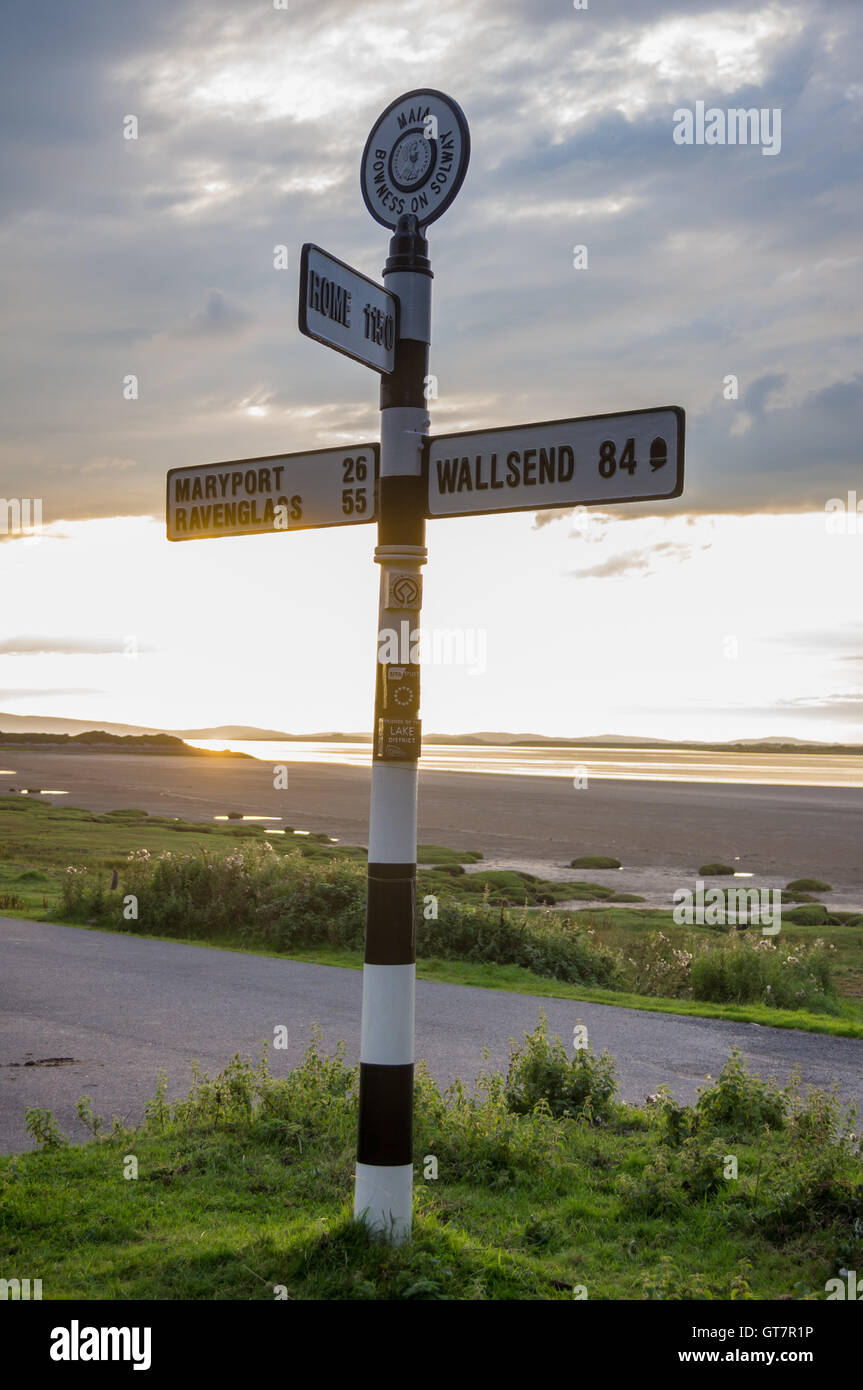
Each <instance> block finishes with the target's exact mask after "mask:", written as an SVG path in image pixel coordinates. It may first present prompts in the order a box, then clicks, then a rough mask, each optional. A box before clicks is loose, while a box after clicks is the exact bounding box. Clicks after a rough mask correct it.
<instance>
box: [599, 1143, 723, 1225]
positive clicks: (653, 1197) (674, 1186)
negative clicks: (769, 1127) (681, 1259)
mask: <svg viewBox="0 0 863 1390" xmlns="http://www.w3.org/2000/svg"><path fill="white" fill-rule="evenodd" d="M724 1148H725V1145H724V1144H723V1143H722V1142H721V1140H719V1139H712V1140H709V1141H707V1142H705V1141H704V1140H701V1139H698V1138H695V1137H693V1138H689V1139H686V1140H684V1142H683V1145H682V1147H681V1148H680V1150H679V1152H678V1153H676V1154H675V1155H673V1156H672V1155H669V1154H667V1153H664V1152H663V1151H662V1150H661V1149H660V1150H659V1152H658V1153H657V1154H656V1156H655V1158H654V1159H653V1160H652V1162H651V1163H650V1164H648V1165H647V1166H646V1167H645V1168H644V1169H643V1170H642V1172H641V1174H640V1175H639V1176H638V1177H633V1176H632V1175H631V1174H629V1173H625V1174H624V1175H623V1176H622V1177H621V1178H620V1180H619V1183H618V1191H619V1192H620V1195H621V1197H622V1198H623V1200H624V1202H625V1203H626V1205H627V1206H628V1207H629V1208H630V1209H632V1210H634V1211H636V1212H640V1213H641V1214H643V1215H644V1216H663V1215H668V1214H672V1213H674V1212H678V1211H680V1210H681V1209H682V1208H683V1207H686V1206H689V1205H690V1203H693V1202H703V1201H705V1200H706V1199H708V1198H710V1197H714V1196H715V1195H716V1193H717V1192H719V1191H721V1189H722V1187H723V1185H724V1182H725V1178H724V1174H723V1167H724V1159H725V1154H724Z"/></svg>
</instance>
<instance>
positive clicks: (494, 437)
mask: <svg viewBox="0 0 863 1390" xmlns="http://www.w3.org/2000/svg"><path fill="white" fill-rule="evenodd" d="M683 434H684V417H683V411H682V410H681V409H680V407H679V406H658V407H655V408H651V409H649V410H637V411H619V412H617V413H615V414H612V415H586V416H582V417H580V418H578V419H574V420H544V421H540V422H539V423H537V424H532V425H511V426H509V427H508V428H504V429H494V430H468V431H466V432H465V433H464V434H451V435H441V436H440V437H439V438H432V439H430V440H429V441H428V443H427V444H426V448H425V459H424V464H425V469H426V472H427V478H428V510H427V513H426V514H427V516H429V517H438V516H481V515H483V514H485V513H487V512H520V511H531V512H532V511H537V510H539V509H541V508H543V507H571V506H577V505H595V506H601V505H602V504H603V503H605V504H607V505H608V506H611V505H612V504H613V503H616V502H647V501H652V500H656V499H659V498H669V497H679V496H680V494H681V492H682V491H683Z"/></svg>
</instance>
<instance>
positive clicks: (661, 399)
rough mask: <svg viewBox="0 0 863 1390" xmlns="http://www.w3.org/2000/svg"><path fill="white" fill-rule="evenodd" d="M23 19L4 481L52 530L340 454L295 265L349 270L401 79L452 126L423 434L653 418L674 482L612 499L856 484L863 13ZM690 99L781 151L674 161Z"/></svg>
mask: <svg viewBox="0 0 863 1390" xmlns="http://www.w3.org/2000/svg"><path fill="white" fill-rule="evenodd" d="M50 9H51V19H50V22H47V20H46V15H47V12H48V6H47V5H46V3H45V0H32V3H31V4H28V5H25V4H24V3H23V2H22V3H19V4H18V5H17V6H15V7H14V20H13V22H12V23H11V24H8V25H7V30H8V34H7V39H6V44H7V58H8V64H7V67H8V77H7V79H6V82H5V83H4V87H3V89H2V91H0V126H2V128H3V129H5V130H6V131H7V138H6V143H5V147H4V154H3V158H4V164H3V173H2V177H3V186H4V208H5V211H4V214H3V217H4V234H5V236H6V237H7V244H8V245H9V246H10V254H9V255H7V257H6V258H5V260H4V264H3V266H0V281H2V282H3V283H0V293H2V296H3V301H4V305H5V310H4V315H5V318H4V332H3V334H2V335H0V373H2V375H3V378H4V382H5V383H6V389H7V394H8V407H7V409H6V418H5V420H4V439H3V441H2V442H0V494H2V495H8V494H9V493H11V494H12V495H18V496H20V495H28V496H32V495H33V494H34V493H35V494H36V495H41V496H43V497H45V499H46V507H48V506H49V507H50V514H51V515H52V516H66V517H69V518H70V519H75V518H80V517H87V516H109V515H113V514H117V513H118V512H121V511H122V512H123V513H124V514H126V515H129V514H150V515H160V514H161V512H162V507H163V494H164V479H165V472H166V470H167V469H168V468H170V467H175V466H180V465H184V464H188V463H192V462H194V463H197V462H205V461H208V460H210V459H212V460H216V459H221V458H226V457H234V458H243V457H252V456H256V455H263V454H265V453H268V452H279V453H283V452H286V451H289V450H292V449H302V448H313V447H316V446H319V445H324V444H327V443H329V442H330V440H331V438H332V436H333V433H334V432H338V424H337V418H336V417H337V416H338V414H339V412H340V411H342V412H343V419H344V424H343V426H342V429H341V438H345V436H346V434H347V433H348V432H349V431H350V429H351V428H353V427H354V420H353V419H352V417H351V414H350V412H351V410H352V409H353V408H354V407H355V406H356V404H357V402H358V401H360V400H363V401H366V402H367V411H368V415H369V418H370V419H372V418H373V417H374V414H375V412H376V405H377V391H376V389H375V385H376V383H375V380H374V378H373V376H372V374H370V373H368V372H366V371H364V369H363V368H362V367H360V366H358V365H356V364H354V363H350V362H347V361H344V360H340V359H338V357H337V355H336V354H334V353H332V352H329V353H327V350H326V349H324V348H319V347H317V346H316V345H312V344H310V343H309V342H308V341H307V340H305V339H302V338H301V337H300V335H299V333H298V331H297V327H296V294H297V285H296V275H297V269H298V261H299V248H300V246H301V244H302V243H303V242H304V241H306V240H315V241H317V242H319V243H320V244H322V245H325V246H326V247H327V248H328V249H331V250H332V251H333V253H334V254H336V255H338V256H340V257H342V258H344V259H346V260H348V261H350V262H351V263H352V264H354V265H356V266H357V268H358V269H360V270H362V271H364V272H365V273H367V274H369V275H372V276H374V277H375V278H377V277H379V275H380V270H381V266H382V264H383V260H384V257H385V255H386V249H387V240H386V235H385V234H383V233H382V230H381V228H379V227H377V226H376V225H374V224H372V222H371V219H370V218H369V217H368V214H367V212H366V210H365V208H364V207H363V205H362V202H361V199H360V197H359V192H358V187H357V169H358V163H359V156H360V151H361V148H362V144H363V141H364V138H365V132H366V131H367V129H368V128H369V127H370V125H371V123H372V121H373V119H374V118H375V117H376V116H377V114H378V113H379V112H380V110H381V109H382V108H383V106H384V105H386V104H387V102H388V101H389V100H390V99H391V98H392V96H393V95H395V89H396V88H397V87H400V86H404V87H408V86H413V85H420V84H421V83H428V84H429V85H432V86H439V87H443V88H444V89H446V90H449V91H452V93H453V95H454V96H456V97H457V99H458V100H459V101H460V102H461V103H462V105H463V106H464V108H465V110H466V113H467V115H468V118H469V121H470V124H471V133H472V158H471V167H470V170H469V172H468V178H467V181H466V183H465V186H464V188H463V190H462V191H461V193H460V195H459V198H458V200H457V202H456V203H455V204H454V206H453V208H452V209H451V210H450V211H449V212H448V213H447V215H446V217H445V218H444V219H442V220H441V222H440V223H439V224H435V226H434V227H433V228H432V229H431V238H430V240H431V246H432V255H433V261H434V268H435V276H436V278H435V281H434V314H435V320H434V344H433V349H432V359H431V364H430V369H431V371H433V372H434V373H435V374H436V375H437V376H438V379H439V383H440V395H439V398H438V400H437V401H433V402H432V403H431V410H432V430H433V432H438V433H440V432H441V427H442V426H444V427H446V428H453V429H454V428H472V427H473V428H481V427H485V426H489V425H495V424H506V423H509V422H511V421H518V420H530V419H543V418H545V419H553V418H561V417H565V416H569V415H579V414H585V415H587V414H596V413H601V412H603V411H609V412H610V411H614V410H622V409H630V408H633V409H634V408H638V407H640V406H643V405H656V404H664V403H666V402H668V401H671V402H673V403H679V404H681V405H683V406H684V407H685V408H686V410H687V481H686V487H685V491H684V495H683V497H681V498H680V499H678V500H677V501H676V502H673V503H667V504H664V505H663V506H662V507H661V508H659V507H657V506H656V505H655V504H635V507H636V510H635V511H633V512H632V515H633V516H636V515H641V516H643V515H648V514H653V515H656V514H657V513H658V512H661V514H662V515H668V514H671V513H673V512H677V513H683V512H685V511H687V510H688V509H691V510H693V511H695V512H699V513H700V512H710V511H744V510H759V509H760V510H764V511H773V510H787V511H794V510H801V509H804V508H807V507H813V506H816V507H821V506H823V502H824V497H825V496H828V497H829V496H831V495H836V493H837V492H842V491H844V490H846V488H848V487H853V486H854V483H855V480H856V477H857V475H858V474H859V462H858V460H859V450H858V448H857V444H856V441H857V439H859V437H860V433H859V429H860V423H861V422H860V400H859V385H860V384H859V381H858V379H857V378H855V377H854V376H853V374H852V373H850V372H849V369H848V365H847V364H848V362H849V361H853V360H855V354H856V355H858V356H859V348H860V334H859V326H858V324H857V322H856V317H855V314H856V302H857V301H856V297H855V290H854V277H855V274H856V271H857V269H858V267H857V265H856V264H855V256H857V255H858V253H859V252H858V248H857V247H856V245H855V229H856V228H857V227H858V226H859V224H860V220H861V215H863V190H861V186H860V183H859V177H858V173H857V169H858V161H857V143H858V122H857V121H856V91H857V86H858V84H859V76H858V73H857V70H856V64H857V59H856V54H857V53H858V52H859V48H860V38H861V31H863V18H861V15H860V13H859V6H858V7H855V6H854V5H851V4H846V3H843V0H811V3H803V0H789V3H786V4H783V5H782V6H778V5H773V4H766V3H765V4H761V5H756V8H755V9H754V10H753V9H752V7H751V5H750V4H749V3H748V0H733V2H732V3H730V4H728V5H725V6H723V7H721V9H717V7H716V5H715V3H714V2H713V0H660V3H658V4H657V5H656V6H650V7H645V6H644V5H643V3H641V0H639V3H635V0H618V3H616V4H615V5H614V6H603V7H599V6H594V7H593V8H592V9H590V10H587V11H584V12H576V11H574V10H573V9H572V7H571V6H570V5H568V4H566V3H563V4H562V3H561V0H536V3H532V4H531V5H525V4H524V3H523V2H522V0H467V2H466V0H439V3H437V4H435V5H434V6H431V7H429V6H428V5H426V4H424V3H422V0H404V3H403V4H400V5H399V6H398V12H397V14H396V11H395V8H394V7H393V5H392V4H391V3H388V0H387V3H382V2H381V0H369V3H368V4H364V5H362V6H360V7H357V6H355V5H349V4H347V3H345V0H326V3H324V2H323V0H319V2H318V3H316V4H315V5H306V6H302V5H292V6H291V8H290V10H289V11H287V12H279V11H274V10H273V9H272V8H270V9H268V8H267V6H266V5H265V6H263V7H261V6H252V7H249V8H245V9H244V8H243V7H238V6H237V5H236V4H235V3H234V0H211V3H209V4H208V5H207V6H206V7H205V8H202V7H201V6H200V5H196V4H192V5H183V6H177V5H176V4H175V3H173V0H150V3H148V4H147V5H144V6H118V5H116V3H115V2H114V0H90V3H88V5H87V6H66V7H61V8H60V9H59V10H57V7H56V6H52V7H50ZM55 10H56V11H57V13H55ZM408 35H409V36H410V39H409V40H408ZM345 52H349V53H350V54H351V63H350V65H349V67H348V68H347V69H346V68H345V64H344V60H343V56H342V55H343V54H344V53H345ZM477 52H482V54H483V62H482V63H481V64H478V63H477V62H476V53H477ZM286 71H288V72H289V74H290V76H289V79H286V77H285V73H286ZM394 72H395V73H397V74H398V75H397V76H396V77H395V78H394V77H393V76H392V74H393V73H394ZM699 97H701V98H702V99H704V100H705V101H706V102H707V103H708V104H718V105H720V106H723V107H726V106H728V105H731V104H733V105H745V106H750V105H751V106H758V107H762V106H763V107H770V108H773V107H776V106H781V107H782V111H783V125H782V134H783V143H782V150H781V153H780V154H779V155H778V156H777V157H776V158H771V159H765V158H762V157H761V155H760V151H759V150H757V149H749V148H734V149H732V148H707V147H700V148H695V147H693V148H686V149H681V148H680V147H677V146H675V145H674V143H673V141H672V138H671V135H672V125H673V122H672V115H673V111H674V110H675V108H676V107H677V106H679V105H681V104H682V105H687V106H689V105H691V104H692V102H693V101H694V100H695V99H697V98H699ZM345 112H349V113H350V115H349V117H348V116H346V115H345ZM127 113H133V114H136V115H137V116H138V118H139V138H138V139H137V140H124V139H123V134H122V120H123V116H124V115H125V114H127ZM61 242H62V255H60V254H58V253H57V247H58V246H59V245H60V244H61ZM575 243H584V244H586V245H587V246H588V248H589V255H590V264H589V269H588V270H587V271H584V272H577V271H575V270H574V269H573V265H572V247H573V245H574V244H575ZM277 244H279V245H282V244H283V245H286V246H287V247H288V248H289V253H290V265H289V268H288V270H287V271H280V270H276V269H275V268H274V264H273V248H274V246H275V245H277ZM190 344H194V346H195V347H196V348H197V347H202V346H205V345H206V346H208V347H212V349H213V350H212V351H206V352H199V351H193V350H190ZM228 345H229V346H230V349H231V350H230V352H227V351H223V352H221V353H220V352H219V351H218V348H219V347H220V346H221V347H222V348H224V347H226V346H228ZM126 373H134V374H136V375H138V376H139V380H140V390H141V395H140V400H139V401H138V402H136V403H129V402H124V401H123V398H122V392H121V383H122V378H123V376H124V375H125V374H126ZM729 373H733V374H735V375H737V376H738V378H739V381H740V400H739V401H738V402H725V401H723V400H722V399H721V391H722V381H723V378H724V377H725V376H726V375H727V374H729ZM255 391H259V392H261V393H262V395H263V396H264V397H266V398H268V399H269V398H270V397H272V401H273V404H272V407H271V408H270V409H269V410H268V413H267V416H266V417H263V418H259V419H257V420H255V421H254V424H252V423H250V417H249V414H248V410H247V409H243V408H242V407H241V406H239V404H238V402H240V401H243V400H244V399H246V398H248V397H249V396H251V395H252V394H253V393H254V392H255ZM307 406H316V407H322V408H324V407H325V408H326V409H327V410H328V411H329V412H330V418H329V419H325V418H324V417H317V418H316V417H308V418H304V417H303V416H302V414H301V412H302V410H303V409H304V408H305V407H307ZM290 412H296V413H294V414H291V413H290ZM465 420H467V421H468V422H469V423H468V424H463V423H456V422H462V421H465ZM324 427H326V429H327V431H328V432H327V433H323V432H322V431H323V429H324ZM737 431H739V432H737ZM365 434H366V430H365V429H363V432H362V435H361V436H360V438H364V437H365ZM131 458H134V460H135V461H136V465H137V466H136V467H134V468H125V467H121V466H119V465H115V466H113V467H108V466H106V467H104V468H102V467H100V466H92V465H93V464H94V461H95V462H96V463H98V461H100V460H107V459H115V460H121V461H122V460H128V459H131ZM85 470H86V471H85ZM82 479H83V480H84V481H87V480H90V481H91V486H89V487H86V486H82ZM614 514H615V515H617V513H614ZM546 515H548V514H546ZM537 524H546V523H545V521H544V519H542V514H540V519H538V522H537Z"/></svg>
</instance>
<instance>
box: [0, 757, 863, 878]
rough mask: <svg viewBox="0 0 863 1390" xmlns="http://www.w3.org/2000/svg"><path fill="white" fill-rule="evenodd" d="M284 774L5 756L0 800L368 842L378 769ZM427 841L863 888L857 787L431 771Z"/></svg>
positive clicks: (299, 766)
mask: <svg viewBox="0 0 863 1390" xmlns="http://www.w3.org/2000/svg"><path fill="white" fill-rule="evenodd" d="M287 765H288V771H289V776H288V787H287V788H286V789H276V787H275V786H274V780H275V766H274V764H273V763H271V762H264V761H257V760H251V759H236V760H229V759H224V760H223V759H215V758H214V759H213V760H212V761H210V760H209V759H205V758H191V757H190V758H185V757H174V756H171V757H165V756H160V755H152V754H146V755H144V754H122V753H89V752H78V751H75V752H63V753H58V752H57V751H55V750H50V749H45V750H36V749H32V748H27V749H24V748H22V749H15V750H14V751H13V750H11V749H8V750H7V751H5V752H0V794H5V793H6V792H7V791H8V789H9V788H10V787H13V786H14V787H16V788H19V789H20V788H22V787H28V788H37V787H44V788H48V789H51V790H52V791H54V790H62V791H64V792H66V793H67V795H66V796H64V797H62V798H60V797H59V796H56V795H48V796H46V797H45V798H44V799H45V800H48V801H53V802H55V803H57V804H59V803H60V801H61V800H62V801H63V802H65V803H67V804H71V805H73V806H81V807H84V808H86V809H89V810H97V811H111V810H116V809H119V808H121V807H137V808H140V809H141V810H145V811H148V812H149V813H150V814H151V815H176V816H182V817H184V818H186V819H189V820H207V821H209V820H212V818H213V817H214V816H218V815H225V814H227V812H229V811H232V812H240V813H242V814H244V815H261V816H275V817H278V820H276V821H274V822H273V823H272V824H273V825H275V826H279V825H290V826H293V827H294V828H295V829H297V830H309V831H319V832H320V831H326V832H328V833H329V834H330V835H332V836H335V837H337V838H338V839H340V840H342V841H345V842H347V843H351V844H359V845H365V844H367V840H368V814H369V792H370V783H371V774H370V768H368V767H349V766H340V765H333V764H325V763H312V762H297V763H290V762H288V764H287ZM2 769H10V770H11V769H14V772H12V771H4V770H2ZM419 838H420V842H421V843H425V844H443V845H448V846H451V847H452V848H454V849H480V850H482V851H483V853H484V854H485V855H486V856H487V857H488V858H494V859H507V860H512V861H513V862H518V861H521V862H522V863H523V864H524V866H525V867H527V866H528V861H530V862H532V863H544V864H548V865H550V866H551V865H562V864H568V863H569V861H570V859H572V858H573V857H574V856H576V855H582V854H609V855H614V856H616V857H617V858H618V859H620V860H621V862H622V863H623V864H624V865H626V866H627V867H633V868H638V867H644V868H654V869H655V868H657V867H660V866H661V867H663V868H665V867H667V868H669V869H672V870H674V871H676V872H678V873H685V874H688V875H693V874H695V872H696V871H697V870H698V868H699V866H700V865H701V864H703V863H704V862H705V861H707V860H716V859H719V860H724V861H725V862H726V863H728V864H731V865H734V866H735V867H739V868H740V869H745V870H747V871H750V872H752V873H755V874H762V875H769V876H776V877H781V878H789V879H790V878H793V877H798V876H803V875H805V876H809V875H814V876H816V877H821V878H825V879H827V881H828V882H831V883H834V884H835V885H836V886H837V887H838V886H839V885H840V884H841V885H843V886H844V887H845V888H855V889H863V788H859V787H818V786H815V787H813V786H787V785H782V786H762V785H753V784H742V785H734V784H728V783H707V782H704V783H701V782H650V781H632V780H620V781H617V780H614V779H602V780H591V782H590V786H589V787H588V788H582V789H580V790H576V789H575V788H574V787H573V783H572V780H571V779H569V778H566V777H561V778H557V777H541V776H537V777H533V776H524V775H521V776H507V775H502V774H487V773H470V772H444V771H435V770H428V771H423V772H421V774H420V831H419ZM585 876H588V877H589V876H590V875H585Z"/></svg>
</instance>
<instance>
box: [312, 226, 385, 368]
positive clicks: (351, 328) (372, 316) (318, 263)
mask: <svg viewBox="0 0 863 1390" xmlns="http://www.w3.org/2000/svg"><path fill="white" fill-rule="evenodd" d="M398 308H399V301H398V298H397V297H396V295H394V294H390V291H389V290H385V289H384V287H383V285H378V284H377V283H376V282H375V281H374V280H370V279H369V278H368V276H367V275H361V274H360V272H359V271H358V270H354V269H352V267H351V266H349V265H345V263H344V261H340V260H337V259H336V257H335V256H331V255H330V254H329V252H328V251H322V250H321V248H320V246H315V245H313V243H312V242H310V241H307V242H306V244H305V245H304V246H303V250H302V255H301V257H300V316H299V327H300V332H301V333H305V335H306V337H307V338H314V339H315V340H316V341H317V342H319V343H325V344H326V346H327V347H331V348H335V350H336V352H343V353H345V355H346V356H347V357H353V358H354V359H355V360H356V361H357V362H363V363H365V365H366V366H367V367H373V368H374V369H375V371H377V372H391V371H392V370H393V368H394V367H395V364H396V341H397V339H398Z"/></svg>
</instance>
